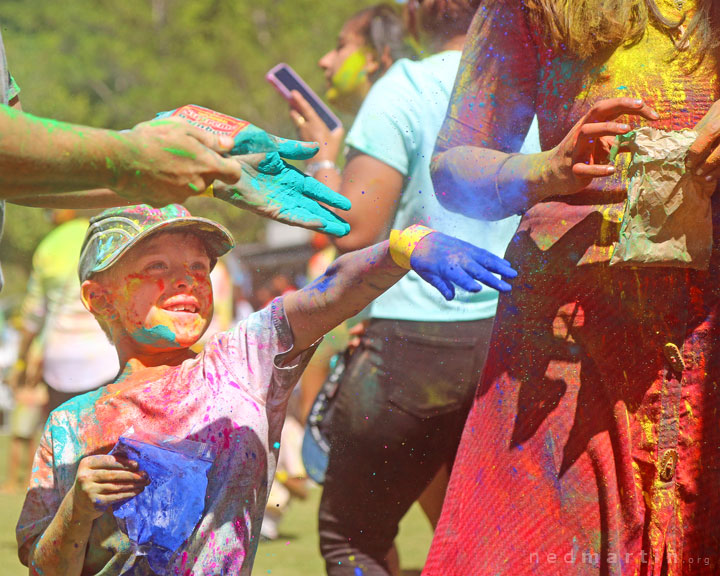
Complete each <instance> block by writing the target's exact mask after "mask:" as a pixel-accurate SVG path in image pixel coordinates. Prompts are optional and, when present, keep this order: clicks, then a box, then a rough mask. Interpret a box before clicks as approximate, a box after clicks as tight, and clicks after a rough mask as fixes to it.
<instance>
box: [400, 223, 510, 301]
mask: <svg viewBox="0 0 720 576" xmlns="http://www.w3.org/2000/svg"><path fill="white" fill-rule="evenodd" d="M390 256H391V257H392V259H393V261H394V262H395V263H396V264H397V265H398V266H400V267H401V268H406V269H411V270H414V271H415V272H417V274H418V275H419V276H420V277H421V278H422V279H423V280H425V281H426V282H428V283H430V284H431V285H433V286H434V287H435V288H437V289H438V291H439V292H440V293H441V294H442V295H443V296H444V297H445V299H446V300H452V299H453V298H454V297H455V286H456V285H457V286H459V287H460V288H462V289H464V290H467V291H468V292H480V290H482V284H485V285H486V286H490V287H491V288H495V290H498V291H499V292H509V291H510V289H511V288H512V286H510V284H508V283H507V282H505V281H504V280H502V279H500V278H498V277H497V276H495V275H494V274H499V275H500V276H502V277H503V278H515V277H516V276H517V272H516V271H515V270H513V268H512V266H511V264H510V262H508V261H507V260H505V259H503V258H500V257H499V256H495V254H493V253H492V252H488V251H487V250H483V249H482V248H478V247H477V246H474V245H473V244H470V243H468V242H464V241H463V240H459V239H457V238H454V237H452V236H448V235H447V234H443V233H441V232H436V231H434V230H432V229H430V228H427V227H425V226H421V225H418V224H415V225H413V226H409V227H408V228H405V230H402V231H401V230H393V231H392V232H391V233H390Z"/></svg>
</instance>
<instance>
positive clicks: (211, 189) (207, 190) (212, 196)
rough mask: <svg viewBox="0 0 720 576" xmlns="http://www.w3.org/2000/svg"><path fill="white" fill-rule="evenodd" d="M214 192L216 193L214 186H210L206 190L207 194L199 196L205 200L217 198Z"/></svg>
mask: <svg viewBox="0 0 720 576" xmlns="http://www.w3.org/2000/svg"><path fill="white" fill-rule="evenodd" d="M213 192H214V189H213V185H212V184H210V186H208V187H207V188H206V189H205V192H203V193H202V194H198V196H202V197H205V198H215V194H214V193H213Z"/></svg>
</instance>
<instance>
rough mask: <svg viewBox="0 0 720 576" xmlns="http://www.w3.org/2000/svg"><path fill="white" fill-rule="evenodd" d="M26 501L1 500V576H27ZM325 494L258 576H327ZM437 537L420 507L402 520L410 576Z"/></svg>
mask: <svg viewBox="0 0 720 576" xmlns="http://www.w3.org/2000/svg"><path fill="white" fill-rule="evenodd" d="M7 445H8V438H7V436H0V482H3V481H4V480H5V468H6V462H7V460H6V459H7ZM22 501H23V497H22V495H17V496H15V495H6V494H0V567H2V568H0V573H1V574H2V575H3V576H21V575H25V574H27V568H25V567H24V566H22V565H21V564H20V562H19V561H18V559H17V547H16V545H15V523H16V522H17V519H18V516H19V514H20V508H21V507H22ZM319 501H320V489H319V488H318V489H314V490H311V492H310V497H309V498H308V499H307V500H305V501H294V502H293V503H292V505H291V506H290V510H289V512H288V514H287V516H286V518H285V519H284V520H283V523H282V524H281V525H280V538H278V540H276V541H274V542H264V543H261V544H260V547H259V548H258V551H257V556H256V559H255V568H254V570H253V574H255V575H258V576H259V575H264V574H271V575H272V576H314V575H322V574H325V570H324V563H323V561H322V558H321V557H320V552H319V551H318V536H317V507H318V502H319ZM431 537H432V532H431V529H430V525H429V523H428V521H427V520H426V519H425V516H424V515H423V513H422V511H421V510H420V508H419V507H418V506H417V505H415V506H413V508H412V509H411V510H410V512H409V513H408V515H407V516H406V517H405V519H404V520H403V522H402V524H401V526H400V535H399V536H398V540H397V542H398V548H399V551H400V559H401V564H402V566H403V569H404V571H405V575H406V576H410V575H412V574H419V573H420V570H421V569H422V565H423V563H424V561H425V557H426V555H427V551H428V548H429V546H430V539H431Z"/></svg>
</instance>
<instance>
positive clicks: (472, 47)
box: [423, 0, 720, 576]
mask: <svg viewBox="0 0 720 576" xmlns="http://www.w3.org/2000/svg"><path fill="white" fill-rule="evenodd" d="M487 4H489V5H490V6H489V7H487V8H486V9H481V11H480V12H479V13H478V15H477V16H476V19H475V22H474V24H473V28H472V31H471V36H470V41H469V42H468V44H467V45H466V48H465V52H464V54H463V63H462V64H461V72H460V74H459V77H458V81H457V84H456V87H455V91H454V94H453V96H452V99H451V106H450V110H449V117H448V119H447V120H446V123H445V126H444V128H443V131H442V132H441V135H440V140H439V145H440V146H441V147H442V148H448V147H451V146H457V145H462V144H473V145H478V146H485V147H491V148H495V149H499V150H503V151H516V150H517V149H518V148H519V146H520V143H521V141H522V136H523V135H524V131H525V130H526V129H527V127H528V125H529V122H530V120H531V119H532V115H533V113H537V115H538V119H539V123H540V136H541V142H542V147H543V149H544V150H547V149H549V148H551V147H553V146H555V145H556V144H557V143H558V142H559V141H560V140H561V139H562V138H563V137H564V135H565V134H566V133H567V132H568V130H569V129H570V128H571V126H572V125H573V124H574V123H575V122H576V121H577V120H578V119H579V118H580V117H581V116H582V115H583V114H584V113H586V112H587V110H588V109H589V107H590V106H592V105H593V104H594V103H595V102H596V101H597V100H599V99H601V98H606V97H611V96H621V95H629V96H633V97H642V98H644V99H645V100H646V101H647V102H648V103H649V104H650V105H652V106H653V107H655V108H656V109H657V110H658V112H659V113H660V114H661V120H660V121H659V122H656V123H655V124H654V125H655V126H656V127H658V128H665V129H675V128H692V127H693V126H694V125H695V123H696V122H697V121H698V120H699V119H700V118H701V117H702V116H703V115H704V114H705V113H706V112H707V109H708V108H709V106H710V105H711V104H712V102H713V101H714V100H716V99H717V98H718V82H717V74H716V61H715V58H714V56H713V55H709V56H708V58H706V60H705V62H704V64H703V67H701V68H700V69H699V70H696V71H695V72H687V71H682V70H681V69H680V67H679V66H676V65H669V64H666V63H665V62H664V61H663V62H661V63H658V62H655V61H654V60H653V59H659V58H662V57H664V52H663V51H660V50H657V49H656V47H654V46H652V45H648V44H647V43H646V42H655V41H659V40H658V39H659V38H665V40H663V42H666V44H667V46H668V47H671V46H672V44H671V43H670V39H669V38H667V37H665V36H661V35H660V34H659V33H657V31H654V36H652V37H651V38H650V40H647V39H646V40H644V41H641V42H640V43H639V44H638V45H636V46H633V47H631V48H629V49H628V50H627V51H626V53H625V54H619V52H620V50H618V53H616V54H615V55H613V57H612V58H610V59H609V60H608V61H606V62H602V61H598V62H594V63H592V64H591V65H581V64H578V63H576V62H573V61H571V60H570V59H568V58H567V57H565V56H563V55H561V54H560V55H558V54H554V53H553V51H552V50H550V49H548V48H546V47H544V46H543V45H542V42H541V40H540V39H539V38H540V35H539V34H537V32H536V31H534V30H532V28H531V26H530V25H529V24H528V23H527V15H526V13H525V11H524V10H525V9H524V8H523V7H522V5H521V4H520V2H519V0H512V1H506V2H495V3H493V2H488V3H487ZM686 4H688V2H686ZM622 50H624V49H622ZM632 50H639V51H640V52H639V54H641V55H642V58H639V59H636V60H635V61H634V62H635V65H634V66H632V65H630V64H628V61H631V60H632V58H630V60H626V61H623V60H622V58H623V57H625V56H632V54H630V51H632ZM646 64H647V66H646ZM614 66H617V67H618V69H620V68H622V69H620V71H619V72H617V73H616V71H615V69H614V68H613V67H614ZM649 70H651V71H654V72H652V73H651V72H648V71H649ZM658 70H662V71H663V73H662V75H658V72H657V71H658ZM620 82H621V83H620ZM625 190H626V182H625V181H624V180H623V178H622V175H621V174H620V175H619V176H618V177H616V178H614V179H611V180H610V179H608V180H605V181H601V180H598V181H596V184H595V185H593V187H591V188H590V189H588V190H586V191H584V192H582V193H580V194H577V195H575V196H572V197H565V198H562V199H554V200H553V201H549V202H545V203H541V204H538V205H536V206H534V207H533V208H532V209H531V210H529V211H528V213H527V214H525V215H524V217H523V220H522V223H521V224H520V228H519V230H518V234H517V235H516V238H515V239H514V241H513V243H512V244H511V246H510V248H509V249H508V252H507V255H506V257H507V258H508V259H509V260H510V261H511V262H512V263H513V264H514V265H516V266H517V268H518V270H519V272H520V275H519V277H518V278H517V279H516V280H515V281H514V287H513V291H512V293H511V294H509V295H503V296H501V299H500V307H499V310H498V316H497V317H496V325H495V331H494V334H493V338H492V344H491V349H490V356H489V359H488V362H487V365H486V369H485V373H484V375H483V378H482V380H481V383H480V386H479V389H478V394H477V397H476V401H475V404H474V406H473V409H472V411H471V413H470V416H469V418H468V421H467V423H466V427H465V431H464V434H463V438H462V441H461V445H460V448H459V452H458V456H457V460H456V463H455V467H454V468H453V472H452V477H451V481H450V486H449V490H448V494H447V497H446V500H445V507H444V509H443V513H442V517H441V519H440V523H439V525H438V527H437V529H436V532H435V538H434V540H433V544H432V547H431V551H430V555H429V558H428V560H427V563H426V566H425V571H424V572H423V574H425V575H431V576H435V575H438V576H439V575H442V576H452V575H458V576H461V575H462V576H467V575H473V576H475V575H495V574H513V575H523V574H543V575H548V574H563V575H566V574H567V575H578V574H582V575H586V574H587V575H591V574H592V575H601V574H618V575H636V574H639V575H646V574H647V575H654V576H655V575H660V574H661V573H667V574H669V575H680V574H682V575H689V574H693V575H697V574H717V573H718V570H720V523H719V522H718V521H717V519H718V518H720V425H718V414H719V413H720V410H719V409H720V399H719V396H718V391H717V387H718V385H719V384H720V344H718V342H719V340H718V332H720V324H719V322H718V314H719V313H720V307H719V303H720V296H719V291H720V240H717V239H716V245H717V246H718V249H716V250H714V252H713V258H712V263H711V267H710V270H709V271H708V272H696V271H686V270H679V269H670V268H655V269H647V268H646V269H642V270H631V269H628V268H617V267H612V268H611V267H608V266H607V264H606V261H607V259H608V257H609V254H610V249H611V247H612V243H613V241H614V240H616V239H617V235H618V230H619V217H620V215H621V214H622V208H623V204H622V201H623V200H624V197H625ZM716 196H717V195H716ZM714 200H720V197H719V198H714ZM715 204H716V205H715V206H714V220H715V225H714V227H715V234H716V236H718V235H720V205H717V202H715ZM673 346H674V347H676V349H677V350H678V351H679V355H680V356H681V357H682V362H679V361H678V360H677V358H673V355H672V350H673ZM682 363H684V367H683V365H682ZM671 451H675V452H671ZM675 453H676V454H677V467H676V469H673V466H672V463H674V461H675V460H674V457H673V456H674V454H675ZM664 558H666V562H667V566H665V568H663V566H662V564H663V561H664V560H663V559H664Z"/></svg>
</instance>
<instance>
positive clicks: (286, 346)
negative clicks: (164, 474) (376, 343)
mask: <svg viewBox="0 0 720 576" xmlns="http://www.w3.org/2000/svg"><path fill="white" fill-rule="evenodd" d="M292 346H293V342H292V332H291V330H290V326H289V325H288V323H287V319H286V318H285V314H284V311H283V306H282V299H278V300H275V301H274V302H273V303H272V304H271V305H269V306H268V307H267V308H265V309H263V310H261V311H259V312H256V313H254V314H252V315H251V316H250V317H249V318H248V319H247V320H246V321H244V322H241V323H239V324H238V325H237V326H236V327H235V328H234V329H233V330H231V331H229V332H222V333H220V334H218V335H217V336H215V337H214V338H213V339H212V340H210V342H208V343H207V345H206V347H205V349H204V350H203V351H202V352H201V353H200V354H198V355H197V357H196V358H194V359H192V360H187V361H185V362H184V363H182V364H181V365H180V366H170V367H168V366H163V367H158V368H148V369H145V370H143V371H141V372H137V373H135V374H133V375H132V376H130V377H129V378H127V379H122V376H121V379H120V380H119V381H117V382H115V383H113V384H110V385H108V386H104V387H102V388H100V389H99V390H97V391H93V392H90V393H87V394H84V395H82V396H78V397H77V398H74V399H73V400H71V401H70V402H67V403H65V404H63V405H62V406H61V407H60V408H58V409H57V410H55V411H53V413H52V414H51V415H50V419H49V421H48V424H47V425H46V428H45V432H44V434H43V438H42V440H41V443H40V447H39V448H38V452H37V454H36V456H35V461H34V464H33V473H32V477H31V480H30V486H29V489H28V493H27V496H26V499H25V504H24V506H23V511H22V513H21V516H20V520H19V521H18V526H17V539H18V545H19V547H20V548H21V555H22V551H23V550H24V551H27V547H28V546H29V545H30V544H31V543H32V542H33V541H34V539H35V538H36V537H37V536H38V535H40V534H41V533H42V532H43V531H44V530H45V528H47V526H48V524H49V523H50V521H51V520H52V518H53V516H54V515H55V513H56V511H57V509H58V507H59V506H60V503H61V501H62V499H63V497H64V496H65V494H66V493H67V492H68V491H69V490H70V488H71V487H72V485H73V482H74V480H75V473H76V471H77V467H78V464H79V461H80V460H81V459H82V458H83V457H85V456H87V455H90V454H106V453H108V452H109V451H110V449H111V448H112V447H113V445H114V444H115V443H116V442H117V440H118V438H119V437H120V436H121V435H124V434H127V433H128V431H133V430H134V431H136V432H141V433H142V432H144V433H148V434H161V435H171V436H174V437H177V438H186V439H188V440H194V441H197V442H202V443H206V444H213V445H214V446H215V449H216V454H217V455H216V457H215V461H214V464H213V466H212V468H211V470H210V472H209V473H208V488H207V493H206V498H205V503H206V507H205V511H204V513H203V516H202V519H201V520H200V522H199V524H198V526H197V527H196V529H195V532H194V533H193V535H192V536H191V537H190V538H189V539H188V540H187V542H186V543H185V545H184V546H183V547H182V548H181V549H180V550H179V551H178V552H177V553H176V555H175V556H174V558H173V561H172V562H171V564H170V572H169V573H171V574H174V573H179V574H194V575H196V576H200V575H203V576H204V575H211V574H213V575H214V574H250V571H251V569H252V563H253V558H254V555H255V551H256V549H257V543H258V540H259V537H260V525H261V522H262V516H263V512H264V509H265V504H266V501H267V494H268V491H269V488H270V484H271V483H272V480H273V476H274V474H275V467H276V463H277V456H278V449H279V445H280V434H281V431H282V426H283V422H284V420H285V412H286V408H287V401H288V399H289V396H290V393H291V391H292V389H293V387H294V386H295V384H296V383H297V381H298V379H299V378H300V375H301V374H302V371H303V370H304V367H305V365H306V364H307V361H308V360H309V359H310V356H311V355H312V353H313V352H314V349H315V348H314V347H313V348H311V349H309V350H307V351H305V352H303V353H302V354H301V355H300V356H299V357H298V358H297V359H296V360H295V361H293V363H292V365H289V366H286V365H284V364H283V360H282V358H283V354H284V353H286V352H288V351H289V350H290V349H291V348H292ZM128 561H131V562H135V563H136V564H137V565H136V566H135V572H133V573H134V574H152V572H151V571H150V569H149V566H147V565H146V563H145V562H144V561H143V560H142V558H139V559H137V560H135V559H133V553H132V550H131V546H130V542H129V540H128V539H127V537H126V536H125V535H124V534H123V533H121V532H120V531H119V529H118V526H117V522H116V520H115V518H114V517H113V515H112V512H111V511H108V512H106V513H105V514H103V515H102V516H101V517H100V518H98V519H97V520H96V521H95V522H94V524H93V528H92V532H91V536H90V542H89V545H88V553H87V556H86V561H85V567H84V570H85V571H87V572H88V573H93V574H118V573H121V572H122V569H123V567H124V568H128V566H126V563H127V562H128ZM175 571H177V572H175Z"/></svg>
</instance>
